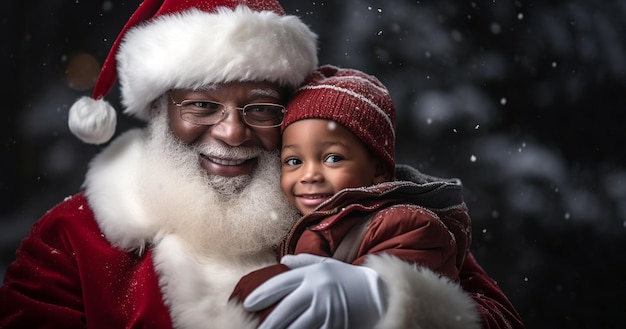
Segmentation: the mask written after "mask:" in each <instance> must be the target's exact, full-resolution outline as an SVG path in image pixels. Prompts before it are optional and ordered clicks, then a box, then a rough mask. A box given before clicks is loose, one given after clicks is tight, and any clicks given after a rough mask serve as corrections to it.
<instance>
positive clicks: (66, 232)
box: [0, 130, 523, 328]
mask: <svg viewBox="0 0 626 329" xmlns="http://www.w3.org/2000/svg"><path fill="white" fill-rule="evenodd" d="M144 148H145V135H144V132H142V131H141V130H135V131H132V132H129V133H127V134H125V135H124V136H121V137H120V138H118V140H117V141H115V142H114V143H112V144H111V145H110V146H109V147H108V148H107V149H106V150H105V151H104V152H103V153H102V154H101V155H99V156H98V157H97V158H96V159H95V160H94V161H93V162H92V163H91V168H90V170H89V173H88V177H87V181H86V183H85V184H86V187H87V191H88V192H89V191H91V193H90V194H89V195H88V198H85V195H84V194H77V195H75V196H73V197H71V198H68V199H67V200H65V201H63V202H62V203H61V204H59V205H58V206H56V207H55V208H53V209H52V210H50V211H49V212H48V213H47V214H46V215H45V216H44V217H42V218H41V219H40V221H38V222H37V223H36V224H35V225H34V226H33V228H32V230H31V233H30V235H29V236H28V237H27V238H26V239H25V240H24V241H23V243H22V245H21V246H20V248H19V249H18V251H17V255H16V256H17V258H16V261H15V262H14V263H12V264H11V265H10V266H9V268H8V269H7V271H6V274H5V279H4V284H3V285H2V286H1V287H0V327H1V328H85V327H89V328H144V327H147V328H171V327H178V328H197V327H201V328H211V327H213V328H254V327H256V324H257V323H256V322H255V321H254V320H251V318H250V316H249V315H248V314H246V313H245V311H243V309H242V308H241V306H239V305H236V304H234V303H232V304H226V303H225V301H226V300H227V299H228V296H229V295H230V294H231V292H232V288H233V287H234V286H235V284H236V282H237V281H238V280H239V279H240V278H241V277H242V276H243V275H245V274H247V273H249V272H251V271H253V270H256V269H258V268H261V267H265V266H268V265H270V264H274V263H275V253H274V252H273V251H272V252H267V253H264V254H259V255H258V257H255V259H256V260H255V261H253V262H241V261H238V260H231V259H217V258H216V259H210V260H207V259H203V262H198V261H197V258H196V257H195V255H194V253H193V252H192V251H190V250H189V249H188V248H187V247H186V244H185V243H184V241H181V240H180V239H179V238H178V237H177V236H175V235H172V234H162V233H161V232H159V231H158V229H155V228H154V227H152V226H151V225H150V224H151V218H150V216H146V210H147V209H144V208H145V207H142V206H145V205H142V204H140V203H139V204H138V202H137V198H134V197H132V194H133V193H138V192H137V191H136V187H135V186H134V181H133V180H132V177H133V174H134V173H136V172H137V171H138V170H139V169H140V168H141V166H139V164H140V163H141V162H142V160H143V159H144V157H145V154H144V153H143V151H142V150H143V149H144ZM167 190H168V189H164V191H167ZM142 210H143V211H142ZM148 213H149V212H148ZM152 215H153V214H152ZM370 265H371V266H372V267H374V268H379V269H381V270H382V269H384V270H386V271H387V273H388V274H392V275H393V277H394V280H393V281H394V282H398V283H401V282H406V283H409V284H410V283H412V282H414V281H415V280H416V279H415V277H416V274H415V270H414V269H413V268H412V267H410V266H405V265H406V264H404V263H401V262H394V261H393V260H390V259H384V258H379V259H376V260H374V261H373V262H372V264H370ZM460 278H461V284H462V286H464V287H465V288H466V289H468V291H469V293H470V296H471V297H472V298H473V300H474V301H475V306H476V307H477V310H478V312H479V313H480V315H481V316H482V317H483V326H484V327H485V328H522V327H523V326H522V324H521V321H520V320H519V316H518V315H517V313H516V312H515V310H514V308H513V307H512V306H511V305H510V303H509V302H508V300H507V299H506V297H505V296H504V295H503V294H502V292H501V291H500V289H499V288H498V287H497V285H496V284H495V283H494V282H493V280H491V279H490V278H489V277H488V276H487V275H486V273H485V272H484V271H483V270H482V269H481V268H480V267H479V266H478V264H476V262H475V261H474V260H473V258H472V257H471V254H468V256H467V259H466V260H465V262H464V263H463V267H462V268H461V274H460ZM429 280H431V281H429V282H434V283H437V282H438V281H437V278H435V277H431V278H430V279H429ZM430 288H431V289H430V290H429V292H428V293H430V294H435V295H436V293H437V290H438V286H437V285H432V286H430ZM426 293H427V291H423V290H420V291H419V292H417V291H416V292H413V291H409V292H406V291H402V293H401V294H399V295H398V296H393V297H396V298H395V299H394V301H393V302H392V303H391V304H390V305H392V307H390V309H389V312H388V313H387V314H386V316H387V317H389V318H397V319H399V320H398V321H400V323H396V327H398V328H402V326H401V321H403V320H402V319H404V318H406V317H411V316H412V313H411V312H410V311H411V305H413V303H414V302H415V301H416V298H417V297H415V296H417V295H419V294H422V295H424V296H428V294H426ZM458 293H462V292H458ZM414 295H415V296H414ZM433 296H434V295H433ZM393 297H392V298H393ZM407 297H408V298H407ZM427 298H429V297H426V298H425V299H427ZM429 303H430V304H433V301H432V300H429ZM407 312H408V313H407Z"/></svg>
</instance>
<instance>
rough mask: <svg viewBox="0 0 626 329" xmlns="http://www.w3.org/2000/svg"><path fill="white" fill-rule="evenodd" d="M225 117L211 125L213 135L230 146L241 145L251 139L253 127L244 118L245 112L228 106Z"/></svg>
mask: <svg viewBox="0 0 626 329" xmlns="http://www.w3.org/2000/svg"><path fill="white" fill-rule="evenodd" d="M224 115H225V117H224V119H223V120H221V121H220V122H218V123H216V124H214V125H213V127H211V135H212V136H213V137H214V138H216V139H219V140H221V141H223V142H224V143H226V144H228V145H230V146H239V145H241V144H243V143H245V142H247V141H248V140H250V135H251V131H252V130H251V129H250V127H248V126H247V125H246V123H245V121H244V120H243V113H241V111H239V110H238V109H236V108H228V109H227V110H226V113H225V114H224Z"/></svg>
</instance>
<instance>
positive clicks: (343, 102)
mask: <svg viewBox="0 0 626 329" xmlns="http://www.w3.org/2000/svg"><path fill="white" fill-rule="evenodd" d="M303 119H328V120H333V121H336V122H337V123H339V124H341V125H343V126H345V127H346V128H348V129H349V130H350V131H352V133H353V134H355V135H356V136H357V137H358V138H359V139H361V140H362V141H363V143H364V144H365V145H366V146H367V147H368V148H369V149H370V150H371V151H372V152H373V153H374V155H375V156H376V157H378V158H379V159H381V161H382V162H383V165H384V166H385V168H387V172H388V173H389V175H390V177H389V178H393V177H394V176H395V161H394V153H395V139H396V132H395V127H396V111H395V108H394V105H393V100H392V99H391V95H390V94H389V91H388V90H387V88H386V87H385V85H383V84H382V83H381V82H380V81H379V80H378V79H377V78H376V77H374V76H372V75H369V74H366V73H364V72H361V71H359V70H354V69H344V68H339V67H336V66H332V65H323V66H321V67H320V68H319V69H317V70H316V71H315V72H313V73H312V74H311V75H310V76H309V77H308V78H307V79H306V81H305V83H304V84H303V85H302V86H301V87H300V88H299V89H298V90H297V91H296V93H295V95H294V96H293V99H292V100H291V101H289V104H287V113H286V114H285V120H284V121H283V124H282V127H281V130H284V129H285V128H286V127H287V126H289V125H290V124H292V123H294V122H296V121H298V120H303Z"/></svg>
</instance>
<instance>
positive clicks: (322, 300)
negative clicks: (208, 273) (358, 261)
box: [243, 254, 387, 329]
mask: <svg viewBox="0 0 626 329" xmlns="http://www.w3.org/2000/svg"><path fill="white" fill-rule="evenodd" d="M281 263H283V264H285V265H287V266H288V267H289V268H291V270H290V271H287V272H285V273H282V274H280V275H277V276H275V277H273V278H271V279H270V280H268V281H267V282H265V283H263V284H262V285H261V286H259V287H258V288H256V289H255V290H254V291H253V292H252V293H251V294H250V295H249V296H248V297H247V298H246V299H245V301H244V304H243V305H244V307H245V308H246V309H247V310H248V311H252V312H255V311H259V310H262V309H264V308H266V307H268V306H270V305H272V304H274V303H276V302H277V301H279V300H280V299H281V298H283V297H284V299H283V300H282V301H281V302H280V303H279V304H278V305H277V306H276V308H275V309H274V310H273V311H272V312H271V314H270V315H268V316H267V318H266V319H265V321H264V322H263V323H262V324H261V326H260V327H259V328H260V329H270V328H271V329H285V328H294V329H295V328H326V329H337V328H363V329H366V328H373V327H374V325H375V324H376V322H378V320H379V319H380V318H381V317H382V316H383V314H384V313H385V311H386V310H387V289H386V285H385V283H384V282H383V280H382V279H381V278H380V276H379V275H378V273H377V272H376V271H374V270H372V269H371V268H368V267H364V266H356V265H351V264H347V263H344V262H341V261H338V260H336V259H333V258H327V257H320V256H315V255H310V254H299V255H286V256H284V257H283V258H282V259H281Z"/></svg>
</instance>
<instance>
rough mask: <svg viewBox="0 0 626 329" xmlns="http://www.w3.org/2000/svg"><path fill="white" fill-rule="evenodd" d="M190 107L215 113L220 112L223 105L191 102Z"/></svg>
mask: <svg viewBox="0 0 626 329" xmlns="http://www.w3.org/2000/svg"><path fill="white" fill-rule="evenodd" d="M189 105H191V106H195V107H199V108H202V109H207V110H214V111H218V110H219V109H220V107H221V105H220V104H218V103H214V102H207V101H197V102H191V103H189Z"/></svg>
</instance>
